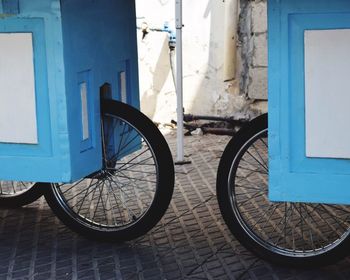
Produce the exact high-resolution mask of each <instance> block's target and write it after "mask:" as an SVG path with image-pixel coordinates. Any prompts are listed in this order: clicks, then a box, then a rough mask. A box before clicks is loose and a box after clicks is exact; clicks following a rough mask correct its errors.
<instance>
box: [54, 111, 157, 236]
mask: <svg viewBox="0 0 350 280" xmlns="http://www.w3.org/2000/svg"><path fill="white" fill-rule="evenodd" d="M103 135H105V137H104V140H103V146H104V149H103V150H104V156H103V160H104V166H103V168H102V170H100V171H99V172H97V173H94V174H92V175H91V176H89V178H84V179H81V180H79V181H77V182H75V183H72V184H55V185H53V191H54V194H55V196H56V198H57V199H58V202H59V203H60V205H61V207H62V208H63V209H64V210H65V211H66V212H67V213H68V214H69V215H70V216H71V217H72V218H73V219H75V220H76V221H78V222H79V223H82V224H84V225H85V226H88V227H91V228H94V229H97V230H104V231H113V230H118V229H122V228H126V227H130V226H132V225H133V224H135V223H136V222H137V221H139V220H140V219H141V218H142V217H143V216H144V215H145V214H146V213H147V211H148V210H149V208H150V206H151V205H152V202H153V201H154V198H155V195H156V192H157V188H158V164H157V160H156V157H155V153H154V151H153V148H152V147H151V145H150V144H149V142H148V141H147V139H145V137H144V136H143V135H142V133H141V132H140V131H139V130H138V129H136V128H135V127H134V126H133V125H132V124H130V123H129V122H127V121H126V120H124V119H121V118H120V117H117V116H113V115H105V116H104V121H103ZM118 139H119V140H118Z"/></svg>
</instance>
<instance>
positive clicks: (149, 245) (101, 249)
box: [0, 134, 350, 280]
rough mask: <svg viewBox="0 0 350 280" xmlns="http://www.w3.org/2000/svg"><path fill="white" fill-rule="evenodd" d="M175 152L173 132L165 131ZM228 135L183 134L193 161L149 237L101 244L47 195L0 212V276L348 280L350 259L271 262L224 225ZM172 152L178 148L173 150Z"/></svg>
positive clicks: (180, 172) (179, 172)
mask: <svg viewBox="0 0 350 280" xmlns="http://www.w3.org/2000/svg"><path fill="white" fill-rule="evenodd" d="M167 137H168V140H169V143H170V145H171V147H172V149H173V151H175V149H174V148H175V147H174V144H175V136H174V134H172V135H168V136H167ZM228 140H229V138H227V137H223V136H191V137H188V138H186V139H185V142H186V151H185V152H186V154H187V155H188V159H189V160H191V162H192V163H191V164H189V165H183V166H176V185H175V193H174V196H173V200H172V203H171V205H170V207H169V209H168V211H167V213H166V215H165V217H164V218H163V219H162V221H161V222H160V223H159V224H158V225H157V226H156V227H155V228H154V229H153V230H152V231H151V232H150V233H149V234H147V235H146V236H144V237H142V238H139V239H137V240H134V241H132V242H128V243H124V244H108V243H98V242H93V241H90V240H86V239H84V238H82V237H80V236H79V235H77V234H75V233H73V232H71V231H70V230H69V229H67V228H66V227H65V226H64V225H62V224H61V223H60V221H58V220H57V219H56V218H55V217H54V215H53V214H52V212H51V210H50V209H49V208H48V206H47V204H46V202H45V200H44V199H43V198H42V199H40V200H38V201H37V202H35V203H33V204H31V205H28V206H26V207H23V208H20V209H16V210H0V279H102V280H106V279H261V280H265V279H350V265H349V263H350V259H349V258H348V259H345V260H343V261H341V262H340V263H338V264H337V265H333V266H330V267H324V268H320V269H317V270H294V269H287V268H281V267H276V266H272V265H270V264H268V263H265V262H263V261H261V260H259V259H257V258H256V257H254V256H253V255H252V254H250V253H249V252H248V251H247V250H245V249H244V248H243V247H242V246H241V245H240V244H239V243H238V242H237V241H236V240H235V239H234V238H233V237H232V235H231V234H230V232H229V231H228V229H227V228H226V226H225V224H224V222H223V220H222V218H221V216H220V212H219V209H218V205H217V201H216V195H215V180H216V170H217V165H218V162H219V159H220V156H221V154H222V152H223V149H224V147H225V144H226V143H227V142H228ZM174 154H175V153H174Z"/></svg>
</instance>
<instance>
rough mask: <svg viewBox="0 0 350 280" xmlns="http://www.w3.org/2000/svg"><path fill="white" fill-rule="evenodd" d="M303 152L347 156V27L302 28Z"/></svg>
mask: <svg viewBox="0 0 350 280" xmlns="http://www.w3.org/2000/svg"><path fill="white" fill-rule="evenodd" d="M305 122H306V123H305V125H306V156H307V157H320V158H350V29H341V30H309V31H305Z"/></svg>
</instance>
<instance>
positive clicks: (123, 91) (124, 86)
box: [119, 71, 128, 103]
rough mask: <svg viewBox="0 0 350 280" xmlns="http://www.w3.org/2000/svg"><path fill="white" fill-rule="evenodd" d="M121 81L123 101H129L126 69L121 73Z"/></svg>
mask: <svg viewBox="0 0 350 280" xmlns="http://www.w3.org/2000/svg"><path fill="white" fill-rule="evenodd" d="M119 83H120V96H121V101H122V102H123V103H127V101H128V93H127V90H126V73H125V72H124V71H123V72H120V73H119Z"/></svg>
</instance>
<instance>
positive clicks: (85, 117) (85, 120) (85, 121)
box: [80, 82, 90, 140]
mask: <svg viewBox="0 0 350 280" xmlns="http://www.w3.org/2000/svg"><path fill="white" fill-rule="evenodd" d="M80 100H81V121H82V127H83V140H86V139H89V137H90V135H89V112H88V100H87V84H86V82H84V83H81V84H80Z"/></svg>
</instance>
